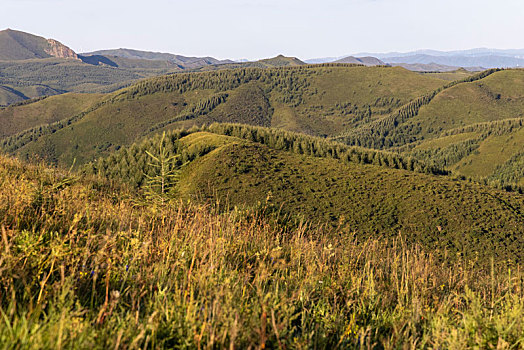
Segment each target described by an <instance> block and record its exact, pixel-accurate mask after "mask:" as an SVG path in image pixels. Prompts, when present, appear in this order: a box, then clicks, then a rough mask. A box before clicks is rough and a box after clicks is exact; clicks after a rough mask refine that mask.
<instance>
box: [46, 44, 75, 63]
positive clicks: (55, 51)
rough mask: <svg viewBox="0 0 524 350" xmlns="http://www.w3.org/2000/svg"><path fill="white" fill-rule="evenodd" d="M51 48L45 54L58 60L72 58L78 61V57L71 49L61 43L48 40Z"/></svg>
mask: <svg viewBox="0 0 524 350" xmlns="http://www.w3.org/2000/svg"><path fill="white" fill-rule="evenodd" d="M47 42H48V44H49V47H48V48H47V49H45V52H46V53H47V54H49V55H51V56H54V57H58V58H72V59H75V60H78V59H79V58H78V55H77V54H76V53H75V52H74V51H73V50H71V49H70V48H69V47H67V46H65V45H64V44H62V43H61V42H59V41H56V40H54V39H47Z"/></svg>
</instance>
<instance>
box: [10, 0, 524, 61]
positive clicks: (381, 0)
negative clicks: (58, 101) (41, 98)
mask: <svg viewBox="0 0 524 350" xmlns="http://www.w3.org/2000/svg"><path fill="white" fill-rule="evenodd" d="M4 1H5V4H3V8H4V13H16V14H17V15H16V16H9V17H8V18H6V19H4V20H3V23H2V25H3V26H4V28H3V29H7V28H11V29H14V30H20V31H25V32H29V33H32V34H35V35H41V36H44V37H46V38H53V39H56V40H59V41H60V42H62V43H64V44H65V45H68V46H69V47H71V48H72V49H73V50H75V51H76V52H79V53H81V52H90V51H96V50H104V49H116V48H129V49H136V50H144V51H154V52H169V53H174V54H180V55H185V56H212V57H216V58H220V59H226V58H228V59H250V60H255V59H260V58H267V57H273V56H276V55H278V54H283V55H286V56H295V57H299V58H300V59H304V60H306V59H314V58H321V57H340V56H344V55H348V54H356V53H363V52H369V53H388V52H409V51H416V50H425V49H431V50H439V51H453V50H467V49H473V48H488V49H521V48H523V47H524V44H522V40H521V39H520V38H519V33H521V32H522V31H523V30H524V21H522V20H521V18H522V15H524V3H523V2H520V1H517V0H506V1H503V3H502V4H499V5H498V6H492V5H491V2H488V1H487V0H479V1H473V0H464V1H459V2H457V1H451V0H443V1H440V2H439V3H435V2H430V1H427V0H422V1H421V0H397V1H393V0H349V1H342V0H326V1H324V2H323V3H322V4H321V5H322V6H321V5H319V4H318V2H316V1H312V0H282V1H277V0H265V1H262V0H251V1H248V0H225V1H222V2H216V1H215V2H213V1H211V0H199V1H193V2H181V1H168V0H152V1H149V2H147V3H144V2H142V1H137V0H131V1H123V0H114V1H101V0H91V1H89V2H88V3H81V4H78V3H72V2H69V1H66V0H4ZM18 14H23V15H18Z"/></svg>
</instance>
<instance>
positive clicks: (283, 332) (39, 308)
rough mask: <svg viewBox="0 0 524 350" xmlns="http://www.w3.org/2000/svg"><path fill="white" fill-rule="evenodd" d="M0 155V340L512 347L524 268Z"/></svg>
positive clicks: (521, 307) (521, 332)
mask: <svg viewBox="0 0 524 350" xmlns="http://www.w3.org/2000/svg"><path fill="white" fill-rule="evenodd" d="M217 205H218V204H216V205H213V206H195V205H193V204H191V203H168V204H165V205H160V204H159V203H156V202H155V201H144V200H143V199H142V198H141V196H140V195H139V194H134V193H130V192H129V191H128V190H127V189H126V188H125V187H122V186H119V185H115V184H109V183H107V182H105V181H102V180H98V179H87V178H78V177H75V176H74V175H72V174H69V173H67V172H59V171H54V170H49V169H46V168H44V167H40V166H27V165H24V164H22V163H20V162H19V161H16V160H11V159H5V158H0V226H1V239H0V252H1V254H0V286H1V288H0V324H1V326H0V345H2V347H4V348H58V349H61V348H104V349H107V348H112V349H114V348H132V349H135V348H227V347H229V348H235V347H236V348H252V349H254V348H259V349H261V348H336V347H338V348H360V347H364V348H370V349H373V348H377V349H379V348H385V349H389V348H455V349H459V348H460V349H466V348H500V349H504V348H522V346H523V341H524V323H523V322H522V319H523V311H524V299H523V289H522V287H523V286H522V278H523V275H522V273H521V272H520V270H519V267H518V266H514V267H512V268H511V269H508V268H502V269H501V270H495V269H492V270H489V269H488V270H487V271H486V270H483V269H481V268H479V267H477V266H476V265H475V262H474V261H462V260H460V259H459V260H458V261H457V262H456V263H454V264H453V265H448V264H446V263H445V262H444V263H441V262H437V260H436V259H435V258H434V257H433V256H432V254H431V252H425V251H423V250H422V249H420V248H419V247H417V246H406V245H405V244H404V243H403V239H402V237H401V236H399V237H398V239H396V240H393V241H381V240H367V241H357V240H356V239H355V238H354V236H353V235H352V234H351V233H348V232H339V231H336V230H335V231H325V230H323V229H322V228H313V227H309V226H308V225H306V224H304V225H302V226H300V227H298V228H295V229H292V230H286V229H284V228H282V227H279V226H278V225H277V224H276V222H275V221H274V220H273V218H271V217H268V216H267V215H265V212H264V207H261V208H259V209H258V210H256V211H254V210H250V211H243V210H233V211H231V212H228V213H226V214H218V212H219V211H218V210H216V206H217Z"/></svg>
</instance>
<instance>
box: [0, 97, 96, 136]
mask: <svg viewBox="0 0 524 350" xmlns="http://www.w3.org/2000/svg"><path fill="white" fill-rule="evenodd" d="M101 97H102V95H99V94H72V93H71V94H63V95H59V96H51V97H48V98H45V99H43V100H40V101H37V102H34V103H29V104H25V105H20V106H10V107H7V108H5V109H1V110H0V138H1V137H6V136H10V135H14V134H16V133H19V132H21V131H23V130H25V129H29V128H32V127H35V126H38V125H44V124H49V123H53V122H56V121H59V120H62V119H66V118H68V117H71V116H73V115H75V114H78V113H80V112H81V111H83V110H85V109H87V108H88V107H89V106H90V105H92V104H93V103H94V102H95V101H97V100H98V99H100V98H101Z"/></svg>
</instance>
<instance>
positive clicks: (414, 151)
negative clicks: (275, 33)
mask: <svg viewBox="0 0 524 350" xmlns="http://www.w3.org/2000/svg"><path fill="white" fill-rule="evenodd" d="M280 61H282V62H287V63H288V67H281V68H267V67H266V68H251V69H231V70H227V69H226V70H219V71H216V72H202V73H183V74H174V75H169V76H163V77H159V78H153V79H150V80H146V81H143V82H141V83H139V84H136V85H134V86H131V87H129V88H126V89H123V90H121V91H119V92H117V93H115V94H112V95H108V96H107V98H106V101H107V103H104V104H102V105H100V106H98V107H97V108H94V109H92V110H90V111H89V112H88V113H84V114H82V116H81V117H78V118H76V117H75V118H74V119H75V121H74V122H71V120H72V119H71V118H65V116H66V115H67V114H69V112H68V109H67V108H64V109H63V112H64V113H63V114H60V116H64V120H67V122H64V121H62V122H61V124H60V127H59V128H57V127H55V126H52V127H49V128H46V129H45V130H44V129H42V128H40V126H39V124H36V123H35V122H34V121H33V120H31V116H30V114H29V117H28V118H27V119H28V120H27V121H25V122H22V123H21V125H24V127H28V126H30V125H31V123H35V126H38V128H36V129H34V128H33V129H32V130H31V129H29V130H27V131H24V132H21V133H20V134H19V135H13V136H11V137H10V138H9V139H4V140H3V145H4V147H3V148H4V149H5V150H6V151H8V152H9V153H11V154H18V155H20V156H22V157H23V158H31V157H34V156H35V155H37V156H40V157H41V156H42V155H46V154H49V153H51V154H52V156H51V157H49V156H47V158H49V159H52V160H53V162H55V163H58V164H61V165H64V166H70V165H71V164H72V163H73V161H74V160H75V159H76V162H77V163H85V162H88V161H91V160H93V159H95V158H97V157H99V156H103V155H107V154H109V153H110V152H112V151H113V150H115V149H118V148H120V147H123V146H127V145H130V144H132V143H133V142H135V141H138V140H139V139H141V138H143V137H146V136H148V135H150V134H152V133H157V132H161V131H169V130H173V129H177V128H190V127H192V126H195V125H196V126H201V125H204V124H210V123H213V122H222V123H223V122H232V123H243V124H250V125H258V126H272V127H276V128H282V129H284V130H289V131H295V132H301V133H306V134H310V135H316V136H322V137H329V138H332V139H334V140H337V141H340V142H344V143H348V144H351V145H361V146H365V147H372V148H379V149H380V148H381V149H390V150H395V151H406V152H408V153H407V155H409V156H413V157H417V158H418V159H421V160H424V161H426V162H435V163H436V164H437V165H438V166H440V167H446V169H447V170H450V171H453V172H455V173H456V174H457V175H462V176H467V177H470V178H473V179H475V180H481V181H485V182H486V183H491V184H495V185H496V186H499V187H500V186H502V187H507V188H509V187H511V188H516V187H518V186H520V185H521V184H522V182H523V181H524V176H523V175H522V171H521V170H520V168H519V167H518V166H517V165H516V164H519V162H520V159H521V158H520V157H521V156H520V155H519V154H520V153H519V151H520V147H522V142H523V139H522V133H520V132H519V131H518V130H517V129H514V130H511V131H508V132H506V131H502V134H504V135H505V136H504V135H502V134H501V131H493V130H495V129H497V128H498V127H499V124H497V123H498V122H501V121H504V120H508V121H514V120H520V118H522V116H523V115H522V110H523V107H524V106H523V102H522V101H524V100H523V98H524V97H523V96H524V90H523V86H522V81H524V80H523V76H522V75H523V74H524V73H523V71H522V70H518V69H511V70H490V71H486V72H481V73H475V74H470V73H469V72H467V74H466V73H464V72H454V73H453V74H455V73H456V74H459V75H460V76H461V77H462V80H459V81H454V82H448V81H446V80H444V79H437V78H436V77H438V76H439V75H438V74H436V75H431V74H425V75H421V74H418V73H414V72H409V71H407V70H405V69H403V68H400V67H395V68H392V67H362V66H355V65H343V64H339V65H337V64H326V65H298V63H297V66H295V67H293V64H294V63H293V62H294V61H293V60H292V59H290V58H286V57H277V58H275V59H271V60H269V61H268V62H272V63H271V64H273V65H277V64H278V62H280ZM295 63H296V62H295ZM267 64H269V63H267ZM282 64H284V63H282ZM457 77H458V75H457ZM444 78H446V77H444ZM447 78H449V77H447ZM19 115H20V120H23V115H24V111H21V112H19ZM73 116H75V115H73ZM73 116H71V117H73ZM486 123H493V124H492V125H491V126H490V128H491V131H489V132H486V131H482V130H485V129H486V127H485V124H486ZM477 126H479V127H480V128H481V129H482V130H481V131H479V132H476V134H475V136H471V135H470V136H471V137H470V138H469V139H467V140H465V139H463V140H462V141H461V142H459V143H453V142H452V143H447V142H448V141H451V139H450V138H448V135H447V133H449V132H454V133H456V132H457V130H460V129H462V128H468V127H469V128H471V127H477ZM470 132H472V131H468V132H467V133H470ZM493 133H494V134H493ZM440 138H443V140H442V141H437V140H438V139H440ZM71 140H74V142H72V141H71ZM446 143H447V144H446ZM432 144H440V145H441V146H439V147H438V148H433V149H429V148H430V147H429V145H432ZM499 150H503V153H504V154H503V155H502V156H501V157H497V152H499ZM488 163H489V164H488ZM498 169H505V170H503V171H502V170H501V171H502V172H503V173H504V174H505V175H504V176H502V175H501V176H498V173H499V171H498Z"/></svg>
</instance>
